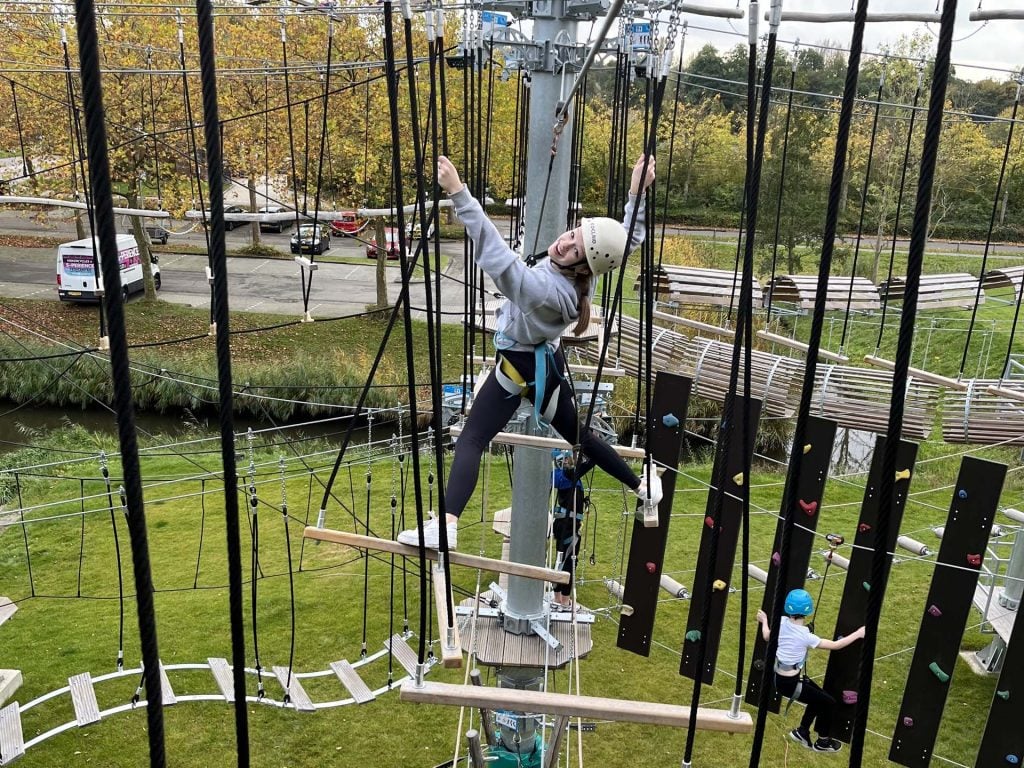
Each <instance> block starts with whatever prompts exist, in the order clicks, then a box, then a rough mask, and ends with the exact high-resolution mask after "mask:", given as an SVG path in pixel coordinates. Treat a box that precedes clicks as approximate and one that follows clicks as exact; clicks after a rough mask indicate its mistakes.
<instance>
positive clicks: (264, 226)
mask: <svg viewBox="0 0 1024 768" xmlns="http://www.w3.org/2000/svg"><path fill="white" fill-rule="evenodd" d="M287 211H288V209H287V208H285V207H284V206H283V205H265V206H263V207H262V208H260V209H259V213H287ZM291 223H292V222H291V219H284V220H282V221H261V222H260V232H284V230H285V228H286V227H290V226H291Z"/></svg>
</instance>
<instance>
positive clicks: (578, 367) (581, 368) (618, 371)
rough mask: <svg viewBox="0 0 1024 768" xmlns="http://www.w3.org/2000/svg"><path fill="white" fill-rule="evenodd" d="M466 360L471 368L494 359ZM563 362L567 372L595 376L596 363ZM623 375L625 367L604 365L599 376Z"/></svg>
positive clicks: (474, 358) (473, 357) (471, 358)
mask: <svg viewBox="0 0 1024 768" xmlns="http://www.w3.org/2000/svg"><path fill="white" fill-rule="evenodd" d="M466 362H467V363H469V365H470V367H472V368H476V367H477V366H479V365H489V366H491V367H493V366H494V359H493V358H490V357H476V356H471V355H467V356H466ZM565 364H566V365H567V366H569V372H570V373H571V374H572V375H573V376H596V375H597V366H596V365H582V364H581V363H570V362H569V361H568V360H566V361H565ZM625 375H626V369H625V368H613V367H611V366H608V365H606V366H605V367H604V368H603V369H602V370H601V376H602V377H608V378H610V379H611V378H622V377H623V376H625Z"/></svg>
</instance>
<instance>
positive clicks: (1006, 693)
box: [996, 691, 1010, 701]
mask: <svg viewBox="0 0 1024 768" xmlns="http://www.w3.org/2000/svg"><path fill="white" fill-rule="evenodd" d="M996 696H998V697H999V698H1000V699H1002V700H1003V701H1009V700H1010V692H1009V691H996Z"/></svg>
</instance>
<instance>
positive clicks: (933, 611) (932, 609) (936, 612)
mask: <svg viewBox="0 0 1024 768" xmlns="http://www.w3.org/2000/svg"><path fill="white" fill-rule="evenodd" d="M928 615H929V616H934V617H935V618H936V619H937V618H939V617H941V616H942V611H941V610H940V609H939V606H937V605H929V606H928Z"/></svg>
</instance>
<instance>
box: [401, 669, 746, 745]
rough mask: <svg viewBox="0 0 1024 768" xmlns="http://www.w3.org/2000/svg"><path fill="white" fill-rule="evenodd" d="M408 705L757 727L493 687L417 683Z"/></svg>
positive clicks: (619, 702)
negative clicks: (481, 708) (480, 708)
mask: <svg viewBox="0 0 1024 768" xmlns="http://www.w3.org/2000/svg"><path fill="white" fill-rule="evenodd" d="M399 696H400V698H401V700H402V701H409V702H413V703H416V704H449V705H453V706H460V707H461V706H470V707H485V708H487V709H509V710H512V711H514V712H530V713H545V714H550V715H569V716H572V717H584V718H589V719H594V720H613V721H616V722H624V723H642V724H645V725H668V726H673V727H676V728H691V727H693V728H698V729H700V730H707V731H726V732H729V733H751V732H752V731H753V730H754V723H753V720H752V719H751V717H750V714H749V713H747V712H741V713H740V714H739V717H737V718H736V719H732V718H731V717H729V714H728V713H727V712H724V711H722V710H718V709H705V708H703V707H701V708H699V709H698V710H697V712H696V716H694V713H693V712H692V710H691V709H690V708H689V707H683V706H679V705H677V704H659V703H656V702H649V701H631V700H629V699H605V698H599V697H596V696H573V695H571V694H567V693H543V692H540V691H524V690H520V689H516V688H494V687H492V686H484V685H481V686H477V685H451V684H449V683H435V682H425V683H424V684H423V685H422V686H420V687H417V686H416V685H415V684H414V683H412V682H409V681H407V682H405V683H403V684H402V689H401V693H400V694H399Z"/></svg>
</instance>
